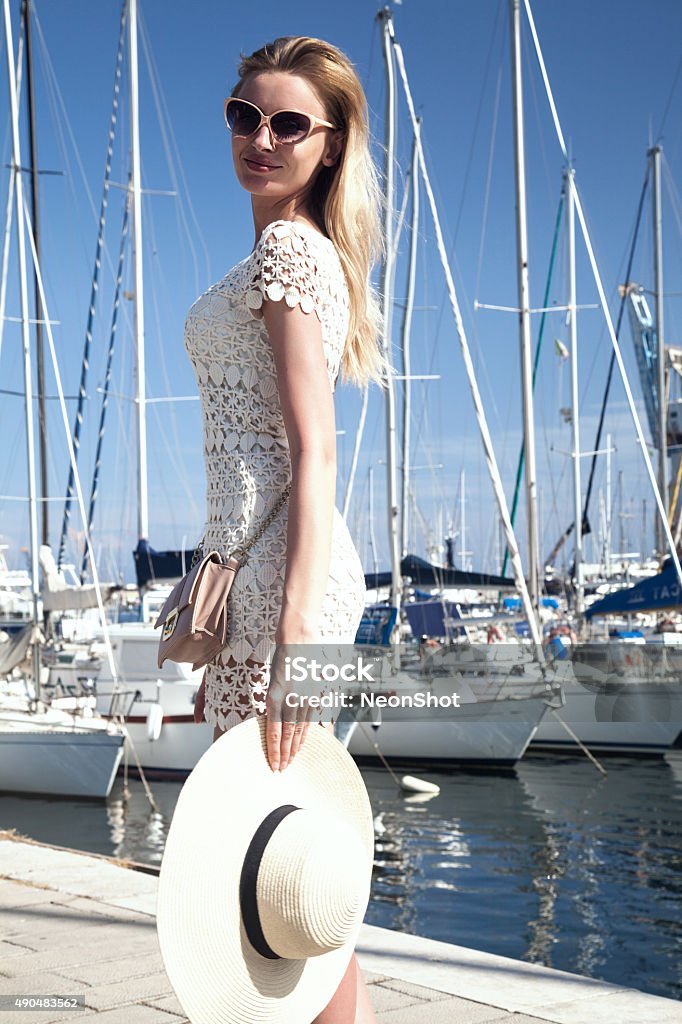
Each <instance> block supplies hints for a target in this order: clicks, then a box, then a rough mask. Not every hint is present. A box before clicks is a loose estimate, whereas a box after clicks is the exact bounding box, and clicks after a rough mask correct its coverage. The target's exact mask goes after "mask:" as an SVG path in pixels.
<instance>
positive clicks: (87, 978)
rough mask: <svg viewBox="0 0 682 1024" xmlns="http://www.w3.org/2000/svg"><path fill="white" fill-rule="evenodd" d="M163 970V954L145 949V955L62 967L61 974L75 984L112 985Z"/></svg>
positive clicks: (117, 957)
mask: <svg viewBox="0 0 682 1024" xmlns="http://www.w3.org/2000/svg"><path fill="white" fill-rule="evenodd" d="M112 953H113V950H112ZM163 969H164V967H163V960H162V959H161V953H158V952H156V950H153V949H150V950H147V949H145V950H144V954H143V955H140V954H137V955H135V956H120V955H118V956H114V957H113V958H112V959H111V960H100V961H99V962H98V963H92V962H91V961H90V960H89V959H88V960H87V961H86V962H84V963H81V964H71V965H69V966H62V968H61V971H60V973H61V974H63V975H64V977H65V978H71V979H72V980H73V981H74V982H78V981H82V982H83V984H85V985H111V984H112V983H114V982H119V981H125V980H126V979H128V978H139V977H140V976H141V975H145V974H154V973H158V972H160V971H163Z"/></svg>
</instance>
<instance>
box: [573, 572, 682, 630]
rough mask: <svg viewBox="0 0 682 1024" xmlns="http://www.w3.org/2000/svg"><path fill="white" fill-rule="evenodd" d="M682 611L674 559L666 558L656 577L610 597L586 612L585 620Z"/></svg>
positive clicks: (681, 593)
mask: <svg viewBox="0 0 682 1024" xmlns="http://www.w3.org/2000/svg"><path fill="white" fill-rule="evenodd" d="M664 608H682V588H681V587H680V581H679V580H678V578H677V572H676V571H675V566H674V564H673V560H672V558H666V560H665V562H664V563H663V568H662V569H661V571H660V572H659V573H657V574H656V575H655V576H650V577H649V578H648V579H646V580H640V582H639V583H636V584H635V585H634V587H626V588H625V589H624V590H617V591H616V592H615V593H613V594H607V595H606V597H604V598H602V600H601V601H595V603H594V604H592V605H590V607H589V608H586V609H585V618H587V619H591V618H594V617H595V616H600V615H633V614H635V613H637V612H655V611H659V610H660V611H662V610H663V609H664Z"/></svg>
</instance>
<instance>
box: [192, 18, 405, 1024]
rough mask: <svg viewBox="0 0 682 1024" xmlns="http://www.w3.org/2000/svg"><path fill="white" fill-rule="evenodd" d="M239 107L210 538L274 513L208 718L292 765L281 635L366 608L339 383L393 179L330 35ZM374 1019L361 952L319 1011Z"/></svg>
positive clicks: (298, 42) (232, 539) (320, 630)
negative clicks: (382, 173) (258, 730)
mask: <svg viewBox="0 0 682 1024" xmlns="http://www.w3.org/2000/svg"><path fill="white" fill-rule="evenodd" d="M225 118H226V121H227V125H228V128H229V129H230V130H231V134H232V157H233V161H234V167H235V171H236V174H237V179H238V181H239V183H240V184H241V185H242V187H243V188H245V189H246V191H247V192H249V193H250V195H251V207H252V212H253V221H254V229H255V246H254V249H253V251H252V252H251V254H250V255H249V256H247V257H246V259H244V260H242V261H241V263H239V264H237V266H236V267H234V268H233V269H232V270H231V271H230V272H229V273H228V274H227V275H226V277H224V278H223V279H222V281H219V282H218V283H217V284H215V285H213V287H211V288H210V289H209V290H208V292H206V294H205V295H203V296H201V298H199V299H198V300H197V302H195V304H194V305H193V306H192V308H191V310H190V313H189V315H188V318H187V323H186V327H185V344H186V348H187V351H188V353H189V355H190V358H191V359H192V362H193V365H194V368H195V372H196V375H197V380H198V384H199V391H200V396H201V403H202V412H203V418H204V456H205V461H206V473H207V502H208V515H207V523H206V531H205V536H204V549H205V550H213V549H215V550H217V551H219V552H220V553H221V555H222V556H224V557H227V556H228V555H230V554H232V553H233V552H234V551H235V550H236V549H238V548H239V547H241V545H243V544H245V543H247V542H249V541H250V540H251V539H253V537H254V536H257V535H258V532H259V527H260V528H262V526H263V524H264V523H266V522H267V523H268V525H267V527H266V529H265V530H264V532H263V533H262V536H258V539H257V540H256V541H255V543H253V545H252V547H251V548H250V550H249V552H248V555H247V558H246V560H245V562H244V563H243V564H242V566H241V568H240V570H239V572H238V573H237V576H236V579H235V583H234V585H233V588H232V590H231V592H230V603H229V612H230V615H229V631H228V644H227V647H226V648H225V649H224V651H223V652H222V653H221V655H220V656H219V657H218V658H217V659H216V660H215V662H213V663H212V664H210V665H209V666H208V667H207V669H206V672H205V676H204V681H203V683H202V686H201V689H200V692H199V694H198V696H197V705H196V709H195V714H196V717H198V718H199V720H200V718H201V716H202V715H203V716H204V717H205V718H206V721H207V722H209V723H211V724H212V725H213V726H214V729H215V731H214V739H217V738H218V737H219V736H220V735H221V734H222V733H223V732H224V731H226V730H227V729H229V728H230V727H231V726H233V725H235V724H237V723H239V722H240V721H243V720H244V719H245V718H249V717H252V716H253V715H254V713H261V714H262V713H266V714H267V716H268V717H267V749H268V759H269V763H270V766H271V767H272V769H273V770H275V771H276V770H279V771H283V770H285V769H286V767H287V765H288V763H289V762H290V761H291V759H292V758H293V757H295V756H296V752H297V750H298V749H299V748H300V746H301V744H302V743H303V742H304V740H305V735H306V731H307V729H308V728H309V724H308V723H307V722H304V721H298V722H294V721H288V722H287V721H284V722H282V718H283V717H286V715H283V714H282V710H283V709H282V702H281V688H280V687H275V685H274V684H273V686H272V687H271V688H270V687H269V679H270V658H271V648H272V645H273V644H276V645H277V647H276V649H275V661H276V660H277V659H278V657H279V656H281V652H282V651H283V650H286V649H287V647H288V646H289V645H300V644H317V643H319V642H321V641H329V640H333V641H335V642H337V643H340V644H344V643H349V644H350V643H352V642H353V640H354V637H355V633H356V630H357V627H358V625H359V622H360V618H361V616H362V611H363V607H364V600H365V584H364V574H363V570H362V565H361V563H360V559H359V557H358V554H357V552H356V550H355V548H354V546H353V543H352V540H351V538H350V535H349V533H348V530H347V528H346V525H345V522H344V520H343V519H342V517H341V515H340V514H339V512H338V510H337V509H336V507H335V482H336V436H335V421H334V403H333V391H334V389H335V386H336V381H337V377H338V375H339V371H342V376H343V379H344V380H346V379H348V380H351V381H353V382H354V383H357V384H359V385H365V384H367V383H368V382H369V381H370V380H376V381H377V382H381V380H382V376H383V375H384V374H385V372H386V369H387V367H386V364H385V362H384V360H383V358H382V356H381V354H380V351H379V349H378V347H377V320H378V318H377V311H376V304H375V300H374V297H373V294H372V291H371V287H370V284H369V272H370V269H371V262H372V258H373V255H374V253H375V252H376V249H377V243H378V237H379V231H378V224H379V198H378V196H379V192H378V187H377V178H376V172H375V169H374V165H373V163H372V160H371V157H370V153H369V144H368V127H367V104H366V100H365V96H364V93H363V90H362V86H361V85H360V82H359V80H358V78H357V75H356V73H355V71H354V69H353V67H352V65H351V63H350V62H349V60H348V59H347V57H346V56H345V55H344V54H343V53H341V52H340V51H339V50H338V49H336V48H335V47H333V46H331V45H330V44H328V43H325V42H322V41H320V40H317V39H310V38H307V37H291V38H282V39H277V40H275V42H274V43H271V44H268V45H266V46H264V47H263V48H262V49H260V50H258V51H257V52H255V53H254V54H253V55H252V56H250V57H247V58H245V59H243V60H242V63H241V64H240V67H239V81H238V83H237V85H236V87H235V89H234V90H233V93H232V96H231V97H230V98H229V99H228V100H227V101H226V104H225ZM288 488H290V489H288ZM287 496H288V500H287ZM273 514H274V515H273ZM271 516H272V521H269V517H271ZM276 691H278V692H277V693H276ZM300 717H301V716H300V715H299V718H300ZM375 1019H376V1018H375V1017H374V1014H373V1011H372V1009H371V1006H370V1002H369V998H368V995H367V990H366V987H365V985H364V982H363V980H362V976H361V974H360V971H359V968H358V966H357V961H356V958H355V955H353V957H352V958H351V961H350V964H349V967H348V970H347V971H346V974H345V976H344V978H343V979H342V981H341V984H340V986H339V988H338V990H337V992H336V994H335V995H334V997H333V998H332V1000H331V1002H330V1003H329V1004H328V1006H327V1007H326V1008H325V1010H324V1011H323V1012H322V1013H321V1014H320V1015H319V1016H318V1017H317V1018H316V1021H317V1024H331V1022H332V1021H333V1022H334V1024H345V1022H349V1024H352V1022H353V1021H355V1020H357V1021H358V1022H363V1024H371V1022H373V1021H375Z"/></svg>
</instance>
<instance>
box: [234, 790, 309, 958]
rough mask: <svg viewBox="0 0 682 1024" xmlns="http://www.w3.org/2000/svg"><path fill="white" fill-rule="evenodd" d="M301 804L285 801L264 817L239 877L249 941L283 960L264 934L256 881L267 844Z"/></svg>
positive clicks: (266, 953) (261, 953) (251, 843)
mask: <svg viewBox="0 0 682 1024" xmlns="http://www.w3.org/2000/svg"><path fill="white" fill-rule="evenodd" d="M300 810H301V808H300V807H296V806H295V805H294V804H282V805H281V806H280V807H275V809H274V810H273V811H270V813H269V814H268V815H267V817H265V818H263V820H262V821H261V823H260V825H259V826H258V828H257V829H256V831H255V832H254V834H253V838H252V840H251V842H250V843H249V847H248V849H247V851H246V854H245V855H244V863H243V865H242V872H241V875H240V877H239V906H240V909H241V912H242V920H243V922H244V928H245V930H246V934H247V937H248V940H249V942H250V943H251V945H252V946H253V948H254V949H255V950H256V952H257V953H260V955H261V956H264V957H267V958H268V960H281V959H282V957H281V956H280V955H279V953H275V951H274V950H273V949H271V948H270V946H269V945H268V943H267V940H266V938H265V935H264V934H263V927H262V925H261V921H260V915H259V913H258V900H257V898H256V881H257V879H258V871H259V868H260V863H261V860H262V857H263V853H264V851H265V847H266V846H267V845H268V843H269V842H270V839H271V837H272V834H273V832H274V831H275V829H276V828H277V826H278V825H279V823H280V822H281V821H283V820H284V819H285V818H286V817H287V815H289V814H291V812H292V811H300Z"/></svg>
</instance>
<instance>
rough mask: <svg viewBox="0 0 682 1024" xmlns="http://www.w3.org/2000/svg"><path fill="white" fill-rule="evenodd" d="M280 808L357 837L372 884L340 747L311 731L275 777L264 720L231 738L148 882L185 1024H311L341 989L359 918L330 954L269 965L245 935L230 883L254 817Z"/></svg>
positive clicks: (212, 756)
mask: <svg viewBox="0 0 682 1024" xmlns="http://www.w3.org/2000/svg"><path fill="white" fill-rule="evenodd" d="M282 804H294V805H296V806H297V807H302V808H306V809H309V810H311V811H313V812H315V811H318V812H319V813H320V814H321V815H325V816H327V815H329V814H332V815H333V816H334V817H335V819H336V820H337V821H339V822H345V823H347V824H348V825H349V826H350V827H352V828H353V829H354V830H355V831H356V833H357V834H358V835H359V836H360V838H361V840H362V842H363V844H364V845H365V846H366V850H367V885H368V886H369V878H370V876H371V870H372V862H373V849H374V828H373V822H372V812H371V807H370V803H369V798H368V795H367V790H366V788H365V785H364V782H363V780H362V776H361V775H360V772H359V771H358V769H357V767H356V765H355V763H354V761H353V759H352V758H351V756H350V754H349V753H348V751H347V750H346V749H345V747H344V746H343V745H342V744H341V743H339V741H338V740H336V739H335V738H334V737H333V736H331V735H330V733H329V732H328V731H327V729H324V728H320V727H319V726H317V725H313V726H311V727H310V728H309V729H308V734H307V736H306V739H305V742H304V743H303V746H302V747H301V748H300V750H299V751H298V753H297V754H296V757H295V758H294V760H293V761H292V762H291V763H290V764H289V766H288V767H287V768H285V769H284V771H283V772H279V773H278V772H273V771H272V769H271V768H270V765H269V763H268V760H267V753H266V745H265V722H264V719H263V718H258V719H251V720H248V721H246V722H244V723H242V724H241V725H238V726H235V727H234V728H232V729H230V730H229V731H228V732H227V733H225V735H224V736H221V737H220V739H219V740H218V741H217V742H216V743H214V744H213V745H212V746H211V747H210V748H209V749H208V750H207V751H206V753H205V754H204V755H203V757H202V758H201V759H200V761H199V762H198V763H197V765H196V767H195V768H194V770H193V771H192V773H191V775H190V776H189V777H188V778H187V780H186V782H185V784H184V786H183V788H182V790H181V792H180V796H179V798H178V802H177V805H176V807H175V812H174V814H173V820H172V822H171V826H170V829H169V832H168V838H167V839H166V844H165V849H164V855H163V861H162V865H161V872H160V876H159V889H158V904H157V929H158V936H159V945H160V948H161V955H162V957H163V961H164V965H165V968H166V973H167V974H168V978H169V980H170V982H171V984H172V986H173V989H174V990H175V993H176V995H177V997H178V999H179V1000H180V1003H181V1005H182V1007H183V1010H184V1011H185V1013H186V1014H187V1016H188V1017H189V1019H190V1021H191V1022H192V1024H250V1022H253V1024H256V1022H258V1024H291V1022H293V1021H296V1022H300V1024H303V1022H309V1021H312V1020H313V1019H314V1018H315V1017H316V1016H317V1014H318V1013H320V1011H321V1010H323V1009H324V1007H325V1006H326V1005H327V1003H328V1002H329V1000H330V999H331V997H332V996H333V994H334V992H335V991H336V989H337V987H338V985H339V982H340V981H341V979H342V977H343V975H344V973H345V971H346V968H347V966H348V963H349V961H350V957H351V954H352V952H353V949H354V947H355V943H356V940H357V936H358V932H359V930H360V925H361V923H362V922H361V921H358V924H357V927H355V928H354V929H353V932H352V934H350V935H349V937H348V940H347V942H345V943H344V945H343V946H341V947H339V948H338V949H334V950H332V951H331V952H327V953H322V954H321V955H319V956H314V957H310V958H308V959H302V960H288V959H280V960H270V959H267V958H265V957H263V956H261V955H260V954H259V953H257V952H256V951H255V950H254V948H253V947H252V945H251V943H250V942H249V939H248V938H247V935H246V932H245V930H244V924H243V922H242V919H241V913H240V903H239V878H240V873H241V868H242V864H243V861H244V855H245V853H246V850H247V848H248V846H249V843H250V842H251V839H252V837H253V834H254V832H255V830H256V829H257V827H258V826H259V825H260V823H261V822H262V821H263V819H264V818H265V817H266V815H268V814H269V813H270V812H271V811H272V810H273V809H274V808H276V807H279V806H281V805H282Z"/></svg>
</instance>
